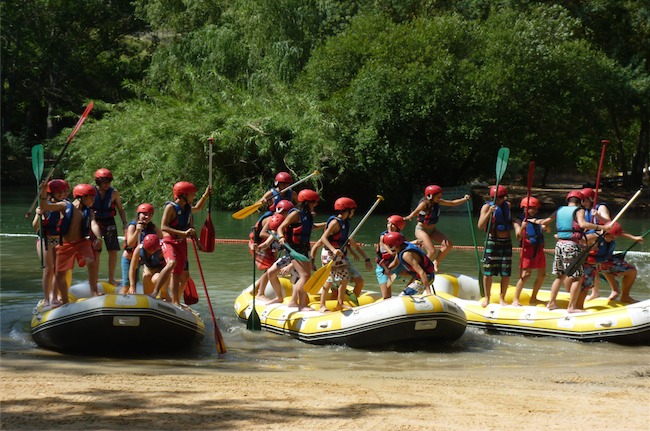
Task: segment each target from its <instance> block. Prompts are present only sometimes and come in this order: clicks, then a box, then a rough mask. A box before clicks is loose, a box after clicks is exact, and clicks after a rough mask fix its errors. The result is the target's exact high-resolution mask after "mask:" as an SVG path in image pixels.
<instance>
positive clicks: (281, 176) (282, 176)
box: [275, 172, 293, 186]
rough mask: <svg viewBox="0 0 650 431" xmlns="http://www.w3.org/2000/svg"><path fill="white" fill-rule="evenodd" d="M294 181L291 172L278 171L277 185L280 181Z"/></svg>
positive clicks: (286, 182)
mask: <svg viewBox="0 0 650 431" xmlns="http://www.w3.org/2000/svg"><path fill="white" fill-rule="evenodd" d="M292 182H293V179H292V178H291V174H289V172H278V174H277V175H276V176H275V185H276V186H277V185H278V184H280V183H285V184H290V183H292Z"/></svg>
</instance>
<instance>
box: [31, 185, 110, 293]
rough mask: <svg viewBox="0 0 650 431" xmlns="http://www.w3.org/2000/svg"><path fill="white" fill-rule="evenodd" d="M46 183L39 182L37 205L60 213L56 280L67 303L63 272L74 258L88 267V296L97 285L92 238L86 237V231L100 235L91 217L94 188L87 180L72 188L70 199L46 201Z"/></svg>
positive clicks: (66, 286) (93, 216) (93, 215)
mask: <svg viewBox="0 0 650 431" xmlns="http://www.w3.org/2000/svg"><path fill="white" fill-rule="evenodd" d="M46 188H47V183H45V182H43V184H41V193H40V205H39V206H40V207H41V209H42V210H44V211H59V212H61V213H62V214H63V216H62V217H61V224H60V233H61V239H62V240H61V243H60V244H59V245H58V246H57V247H56V275H55V277H56V283H57V286H58V287H59V291H60V293H61V302H63V303H64V304H67V303H68V284H67V283H66V279H65V278H66V277H65V275H66V273H67V272H68V271H69V270H71V269H72V268H74V261H75V259H76V260H77V262H78V264H79V266H80V267H83V266H87V267H88V283H89V285H90V292H91V294H92V296H99V291H98V289H97V262H96V261H95V256H94V253H93V247H94V246H95V245H96V243H95V242H96V241H101V240H98V239H95V240H94V241H91V240H90V239H89V236H90V234H91V233H92V234H93V235H95V237H96V238H101V230H100V229H99V225H98V224H97V222H96V221H95V213H94V212H93V209H92V206H93V203H94V202H95V195H96V194H97V191H96V190H95V188H94V187H93V186H91V185H90V184H78V185H76V186H75V188H74V189H73V190H72V195H73V197H74V201H72V202H68V201H61V202H48V200H47V194H46Z"/></svg>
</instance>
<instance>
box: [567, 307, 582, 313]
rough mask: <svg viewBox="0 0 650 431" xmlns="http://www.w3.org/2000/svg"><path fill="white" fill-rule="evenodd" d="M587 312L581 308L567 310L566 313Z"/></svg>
mask: <svg viewBox="0 0 650 431" xmlns="http://www.w3.org/2000/svg"><path fill="white" fill-rule="evenodd" d="M584 311H585V310H581V309H580V308H567V309H566V312H567V313H584Z"/></svg>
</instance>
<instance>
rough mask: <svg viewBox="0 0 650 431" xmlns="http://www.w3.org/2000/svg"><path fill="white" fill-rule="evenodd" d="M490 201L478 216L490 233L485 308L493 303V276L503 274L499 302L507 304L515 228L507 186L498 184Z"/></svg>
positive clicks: (486, 261)
mask: <svg viewBox="0 0 650 431" xmlns="http://www.w3.org/2000/svg"><path fill="white" fill-rule="evenodd" d="M490 198H491V199H492V200H491V201H487V202H485V203H484V204H483V206H482V207H481V213H480V215H479V219H478V227H479V229H483V230H485V231H486V232H487V230H488V226H489V229H490V230H489V232H487V240H486V242H485V244H486V246H485V251H484V254H483V287H484V288H485V298H483V301H482V302H481V306H482V307H487V306H488V304H489V303H490V295H491V293H492V292H491V291H492V277H493V276H501V292H500V294H499V303H500V304H501V305H506V304H507V303H506V299H505V297H506V292H507V291H508V283H510V275H511V271H512V239H511V234H510V232H511V231H512V229H513V226H512V216H511V211H510V202H508V189H507V188H506V187H505V186H502V185H499V190H498V191H497V187H496V186H492V187H491V188H490Z"/></svg>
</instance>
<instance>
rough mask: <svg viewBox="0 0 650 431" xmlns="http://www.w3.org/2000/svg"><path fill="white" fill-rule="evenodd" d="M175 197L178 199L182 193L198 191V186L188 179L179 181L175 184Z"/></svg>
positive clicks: (189, 193) (187, 193)
mask: <svg viewBox="0 0 650 431" xmlns="http://www.w3.org/2000/svg"><path fill="white" fill-rule="evenodd" d="M173 190H174V199H178V198H179V197H180V196H182V195H191V194H192V193H196V186H195V185H194V184H192V183H188V182H187V181H179V182H177V183H176V184H174V189H173Z"/></svg>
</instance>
